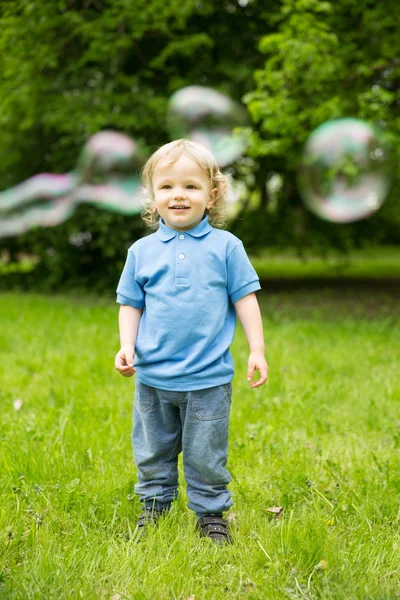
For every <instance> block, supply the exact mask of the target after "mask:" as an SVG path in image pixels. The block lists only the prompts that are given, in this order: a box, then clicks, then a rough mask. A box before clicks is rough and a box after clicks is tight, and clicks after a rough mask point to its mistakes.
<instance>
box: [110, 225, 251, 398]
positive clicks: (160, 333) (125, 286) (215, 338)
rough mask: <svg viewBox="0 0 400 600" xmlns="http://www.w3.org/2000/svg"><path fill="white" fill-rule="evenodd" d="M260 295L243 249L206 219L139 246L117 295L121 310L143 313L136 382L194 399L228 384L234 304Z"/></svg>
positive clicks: (149, 238)
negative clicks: (128, 308)
mask: <svg viewBox="0 0 400 600" xmlns="http://www.w3.org/2000/svg"><path fill="white" fill-rule="evenodd" d="M260 288H261V286H260V282H259V279H258V276H257V273H256V272H255V270H254V268H253V266H252V265H251V263H250V261H249V259H248V257H247V254H246V252H245V250H244V247H243V244H242V242H241V241H240V240H239V238H237V237H236V236H235V235H233V234H232V233H230V232H228V231H224V230H222V229H216V228H215V227H212V226H211V225H210V223H209V222H208V216H206V217H204V218H203V220H202V221H201V222H200V223H198V224H197V225H196V226H195V227H193V228H192V229H189V230H188V231H184V232H180V231H176V230H175V229H171V228H170V227H168V226H167V225H166V224H165V222H164V221H163V220H162V219H161V221H160V226H159V229H158V230H157V231H156V232H155V233H153V234H151V235H148V236H146V237H144V238H142V239H140V240H138V241H136V242H135V243H134V244H133V245H132V246H131V247H130V248H129V250H128V256H127V259H126V263H125V266H124V269H123V271H122V274H121V278H120V281H119V284H118V287H117V302H118V303H119V304H128V305H129V306H133V307H134V308H143V309H144V310H143V313H142V317H141V319H140V322H139V329H138V335H137V339H136V346H135V358H134V366H135V368H136V377H137V379H138V380H139V381H140V382H141V383H144V384H146V385H149V386H151V387H155V388H159V389H164V390H173V391H189V390H201V389H204V388H209V387H214V386H217V385H222V384H224V383H229V382H231V381H232V379H233V374H234V364H233V359H232V356H231V353H230V351H229V347H230V345H231V343H232V341H233V337H234V333H235V326H236V310H235V307H234V303H235V302H237V301H238V300H240V299H241V298H243V296H246V295H247V294H250V293H251V292H255V291H256V290H259V289H260Z"/></svg>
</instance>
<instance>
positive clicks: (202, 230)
mask: <svg viewBox="0 0 400 600" xmlns="http://www.w3.org/2000/svg"><path fill="white" fill-rule="evenodd" d="M211 230H212V226H211V225H210V223H209V222H208V215H206V216H205V217H204V218H203V219H202V220H201V221H200V223H197V225H196V226H195V227H192V229H188V230H187V231H183V232H181V231H177V230H176V229H172V227H168V225H166V224H165V222H164V221H163V219H160V227H159V229H157V231H156V234H157V236H158V237H159V238H160V240H161V241H162V242H168V241H169V240H172V238H174V237H175V236H176V235H178V233H185V234H186V233H188V234H189V235H191V236H193V237H202V236H204V235H207V233H210V231H211Z"/></svg>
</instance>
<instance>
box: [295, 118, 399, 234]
mask: <svg viewBox="0 0 400 600" xmlns="http://www.w3.org/2000/svg"><path fill="white" fill-rule="evenodd" d="M390 172H391V161H390V157H389V151H388V148H387V146H386V144H385V143H384V140H383V132H382V131H381V130H379V129H378V128H375V127H372V126H371V125H369V124H368V123H365V122H364V121H361V120H360V119H353V118H346V119H337V120H332V121H327V122H326V123H324V124H323V125H320V126H319V127H317V129H315V130H314V131H313V132H312V134H311V135H310V137H309V138H308V140H307V142H306V145H305V149H304V154H303V159H302V162H301V165H300V168H299V175H298V182H299V189H300V193H301V196H302V198H303V200H304V203H305V204H306V205H307V207H308V208H309V209H310V210H311V211H312V212H313V213H315V214H316V215H317V216H319V217H321V218H322V219H326V220H327V221H334V222H336V223H350V222H352V221H358V220H360V219H364V218H366V217H368V216H369V215H371V214H373V213H374V212H375V211H376V210H378V208H380V206H381V205H382V203H383V202H384V200H385V198H386V196H387V194H388V192H389V189H390V184H391V173H390Z"/></svg>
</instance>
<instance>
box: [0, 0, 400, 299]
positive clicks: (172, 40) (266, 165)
mask: <svg viewBox="0 0 400 600" xmlns="http://www.w3.org/2000/svg"><path fill="white" fill-rule="evenodd" d="M399 17H400V6H399V4H398V1H397V0H387V1H386V2H371V1H369V0H359V1H357V2H355V1H354V0H337V1H336V2H324V1H320V0H281V1H274V2H269V1H268V0H263V1H261V0H219V1H217V2H215V1H211V0H135V1H134V2H130V3H129V2H126V1H124V0H112V1H111V0H108V1H105V0H87V1H85V2H76V1H75V0H69V1H68V0H57V1H54V0H40V1H39V0H31V1H25V0H2V3H1V6H0V23H1V27H0V72H1V77H0V124H1V136H0V157H1V160H0V189H1V190H9V189H11V188H13V187H15V186H17V185H19V184H20V183H21V182H24V181H26V180H27V179H29V178H31V177H33V176H35V175H37V174H39V173H52V174H67V175H65V177H66V178H68V177H71V175H70V174H71V173H73V172H74V171H73V170H74V168H75V165H76V164H77V159H78V157H79V156H80V155H81V152H82V148H83V147H84V146H85V144H86V143H87V141H88V140H89V139H90V138H91V136H93V135H95V134H96V133H98V132H100V131H103V130H114V131H117V132H120V133H122V134H125V135H127V136H129V137H130V138H131V139H132V140H134V142H135V144H137V145H138V147H139V146H140V148H141V149H142V150H141V151H142V152H143V153H144V155H145V156H149V155H150V154H151V153H152V152H153V151H154V150H155V149H156V148H157V147H159V146H160V145H162V144H164V143H166V142H168V141H170V140H171V139H173V129H172V130H171V128H170V127H169V126H168V114H169V111H170V110H171V101H173V100H172V99H173V98H174V97H175V96H174V95H175V94H176V93H177V92H179V91H180V90H183V89H185V88H187V87H189V86H203V87H204V88H209V89H210V90H214V91H215V92H218V93H220V94H223V95H224V96H226V98H228V99H229V100H230V101H232V102H233V103H235V106H239V105H241V110H242V113H241V114H242V115H243V114H244V112H245V113H246V118H245V119H242V120H241V119H240V118H239V119H238V120H237V121H236V124H237V125H238V126H239V129H238V132H239V134H240V135H242V136H243V138H245V140H246V142H245V144H244V146H243V149H242V150H241V151H240V152H236V153H233V155H232V156H231V158H230V160H229V161H226V162H229V165H223V164H222V163H221V166H227V168H228V170H229V172H230V174H231V175H232V178H233V181H234V182H235V189H236V190H240V191H236V196H235V199H234V200H235V201H234V202H232V206H231V207H230V208H229V211H228V225H227V229H228V230H229V231H231V232H232V233H234V234H235V235H237V236H238V237H239V238H241V239H242V241H243V243H244V245H245V247H246V249H247V251H248V253H249V255H250V256H251V259H252V261H253V264H254V265H255V267H256V269H257V271H258V272H259V275H260V278H261V279H263V280H270V281H274V282H275V284H276V285H279V284H284V282H285V281H286V282H288V281H289V282H290V281H293V280H299V279H300V280H302V279H306V280H308V281H310V280H315V281H317V282H319V281H321V279H322V280H325V279H335V280H337V279H339V280H340V279H342V278H347V279H355V280H357V281H359V282H361V281H364V280H371V279H374V280H376V279H380V280H391V281H393V280H396V279H397V278H398V277H400V260H399V259H400V210H399V192H400V189H399V188H400V186H399V183H400V178H399V170H398V165H399V158H400V93H399V83H400V38H399V35H398V22H399ZM243 111H244V112H243ZM342 118H353V119H359V120H362V121H364V122H366V123H370V124H372V125H373V126H376V127H378V128H379V130H380V132H381V133H383V135H384V137H385V143H386V144H388V146H390V155H391V159H390V164H391V176H390V186H388V190H387V192H386V193H385V201H384V202H383V203H382V206H380V207H379V209H378V210H376V211H375V212H373V213H372V214H370V215H367V217H366V218H361V219H359V220H355V221H352V222H335V221H334V220H333V221H332V220H329V219H328V220H327V219H324V218H321V216H318V215H317V214H315V212H312V211H310V210H309V209H308V208H307V206H306V205H305V204H304V202H303V199H302V197H301V194H300V192H299V185H298V169H299V164H300V163H301V160H302V158H301V157H302V156H303V151H304V146H305V143H306V140H307V139H308V138H309V136H310V134H311V133H312V132H313V131H315V129H316V128H318V127H319V126H321V125H322V124H324V123H326V122H327V121H331V120H335V119H342ZM233 125H235V123H233ZM139 166H140V165H139ZM139 166H138V168H139ZM68 174H69V175H68ZM0 204H1V202H0ZM0 208H1V207H0ZM149 233H152V232H151V231H149V229H148V228H147V227H146V225H145V224H144V223H143V221H142V219H141V217H140V214H139V213H138V211H136V214H133V213H132V214H130V215H126V214H123V213H122V212H118V210H115V209H114V210H104V207H99V206H96V205H93V203H92V204H90V202H89V203H80V204H79V205H77V206H76V210H74V211H71V214H69V215H67V216H66V217H65V219H64V220H63V221H62V222H60V223H58V224H56V225H55V226H52V227H41V226H34V227H31V228H30V229H29V230H27V231H24V232H23V233H21V234H19V235H8V236H7V235H6V236H3V237H0V289H2V290H12V289H15V290H29V291H40V292H49V291H57V290H77V289H82V290H88V291H92V292H102V293H106V294H108V293H109V294H110V295H112V294H113V293H114V291H115V287H116V284H117V282H118V278H119V274H120V272H121V269H122V267H123V264H124V261H125V257H126V251H127V248H128V247H129V246H130V245H131V244H132V243H133V242H134V241H135V240H137V239H138V238H140V237H142V236H143V235H148V234H149Z"/></svg>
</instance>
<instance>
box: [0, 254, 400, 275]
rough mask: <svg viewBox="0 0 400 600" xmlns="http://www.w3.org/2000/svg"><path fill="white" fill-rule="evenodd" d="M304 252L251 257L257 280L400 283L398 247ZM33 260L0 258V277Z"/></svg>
mask: <svg viewBox="0 0 400 600" xmlns="http://www.w3.org/2000/svg"><path fill="white" fill-rule="evenodd" d="M312 252H313V251H312V249H306V250H305V254H304V255H303V256H299V254H298V253H297V252H296V249H294V248H287V249H286V250H282V249H277V248H274V247H271V248H266V249H265V250H263V251H262V252H260V253H259V254H258V255H257V256H251V262H252V263H253V265H254V267H255V269H256V271H257V273H258V275H259V277H260V278H261V279H264V280H268V279H313V278H314V279H315V278H322V279H328V280H330V279H334V278H341V279H356V280H357V279H367V280H369V279H396V278H397V279H400V247H399V246H374V247H370V248H365V249H363V250H352V251H350V252H348V254H341V253H339V252H333V251H332V250H329V251H327V254H326V256H322V255H316V254H315V253H314V254H313V253H312ZM36 265H37V260H35V259H34V257H31V258H29V257H28V256H23V258H22V259H21V260H20V261H19V262H14V263H6V262H5V261H4V260H2V259H1V257H0V276H2V275H3V276H4V275H11V274H12V273H29V272H32V271H34V269H35V267H36Z"/></svg>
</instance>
